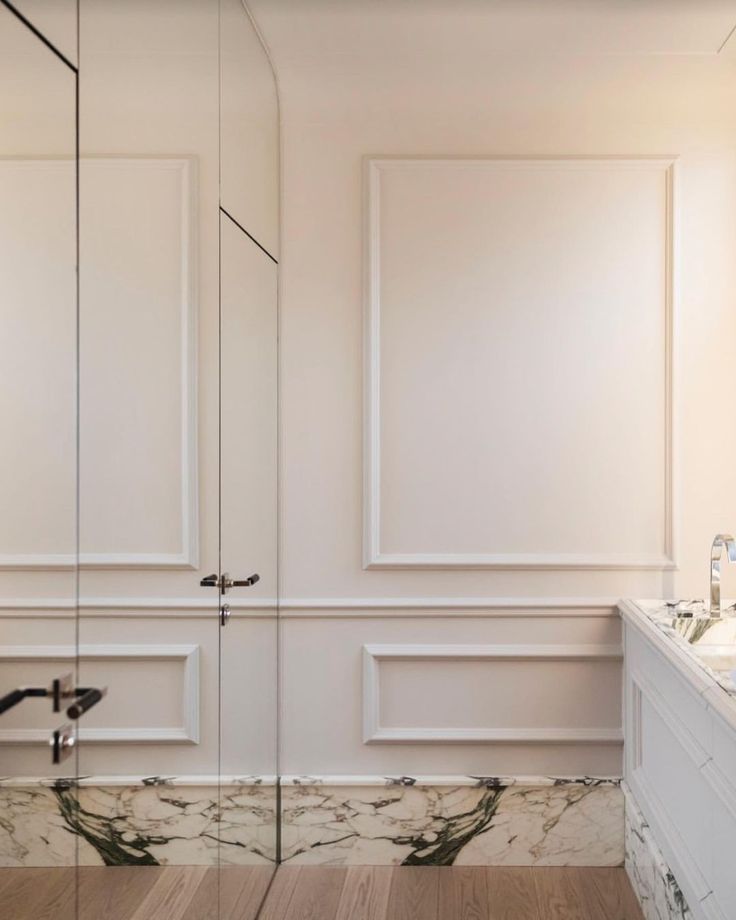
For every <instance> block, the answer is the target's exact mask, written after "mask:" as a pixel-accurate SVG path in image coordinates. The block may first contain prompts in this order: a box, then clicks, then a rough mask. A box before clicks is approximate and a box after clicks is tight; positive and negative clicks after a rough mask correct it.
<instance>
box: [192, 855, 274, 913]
mask: <svg viewBox="0 0 736 920" xmlns="http://www.w3.org/2000/svg"><path fill="white" fill-rule="evenodd" d="M275 871H276V867H275V866H248V867H241V866H223V867H222V869H220V870H219V884H220V918H219V920H255V918H256V916H257V915H258V910H259V908H260V906H261V904H262V903H263V901H264V899H265V897H266V892H267V891H268V886H269V885H270V884H271V880H272V879H273V878H274V873H275ZM194 906H195V905H194V904H193V907H194ZM200 917H201V914H197V913H196V911H194V910H191V909H190V911H189V912H188V913H187V915H186V916H185V917H183V918H182V920H200Z"/></svg>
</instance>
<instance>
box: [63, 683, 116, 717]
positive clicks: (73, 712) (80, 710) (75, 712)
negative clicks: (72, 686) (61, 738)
mask: <svg viewBox="0 0 736 920" xmlns="http://www.w3.org/2000/svg"><path fill="white" fill-rule="evenodd" d="M77 693H79V694H80V696H79V697H78V699H77V700H75V702H73V703H72V705H71V706H70V707H69V708H68V709H67V711H66V716H67V718H68V719H78V718H79V717H80V716H83V715H84V714H85V712H87V710H88V709H91V708H92V707H93V706H94V705H95V703H99V702H100V700H101V699H102V697H103V696H105V694H106V693H107V687H101V688H98V687H80V688H79V689H78V690H77Z"/></svg>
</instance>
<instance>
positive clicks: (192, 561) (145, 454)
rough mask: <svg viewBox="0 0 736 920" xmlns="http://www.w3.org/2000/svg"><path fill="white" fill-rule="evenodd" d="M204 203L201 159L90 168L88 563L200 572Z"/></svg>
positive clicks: (83, 414) (84, 497)
mask: <svg viewBox="0 0 736 920" xmlns="http://www.w3.org/2000/svg"><path fill="white" fill-rule="evenodd" d="M196 194H197V191H196V161H195V160H193V159H188V158H177V159H166V158H163V157H137V158H127V159H125V158H118V157H100V158H91V159H87V158H85V159H83V160H82V162H81V164H80V199H81V209H82V218H83V219H82V224H81V233H82V237H81V241H80V247H81V264H82V266H83V271H82V274H81V276H80V282H81V289H80V311H81V312H80V317H81V318H80V329H81V342H80V362H81V363H80V373H81V375H82V380H83V388H82V399H81V403H80V432H81V443H80V465H81V469H80V503H81V504H80V515H81V520H80V540H81V562H82V564H83V565H87V566H103V567H105V568H110V567H118V566H122V567H128V568H130V567H135V568H150V567H153V568H181V567H185V568H186V567H193V566H196V564H197V552H198V550H197V547H198V529H197V509H198V497H197V396H196V379H197V368H196V328H197V283H196V263H197V257H198V256H197V245H196V243H197V235H196V226H197V216H196V208H195V201H196ZM87 201H94V208H86V207H85V205H86V203H87ZM142 217H143V219H141V218H142ZM130 227H135V228H136V233H135V236H131V234H130V232H129V228H130ZM121 264H122V265H124V266H125V271H120V270H119V267H118V266H119V265H121ZM85 266H86V269H85V268H84V267H85ZM92 267H94V268H92Z"/></svg>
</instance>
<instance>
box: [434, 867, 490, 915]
mask: <svg viewBox="0 0 736 920" xmlns="http://www.w3.org/2000/svg"><path fill="white" fill-rule="evenodd" d="M439 920H488V881H487V873H486V870H485V869H484V868H483V867H482V866H452V867H448V868H442V869H440V871H439Z"/></svg>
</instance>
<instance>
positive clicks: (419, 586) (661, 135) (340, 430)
mask: <svg viewBox="0 0 736 920" xmlns="http://www.w3.org/2000/svg"><path fill="white" fill-rule="evenodd" d="M468 69H469V68H468ZM468 69H466V70H465V71H464V72H449V73H448V72H443V73H442V74H441V82H440V75H436V76H435V79H434V82H426V81H425V79H424V78H427V79H429V75H428V74H423V73H419V72H407V73H402V72H401V71H399V70H397V69H394V70H391V68H390V67H388V66H387V67H385V68H384V69H383V70H380V71H379V70H378V69H376V70H375V71H373V72H372V73H367V72H366V71H364V70H363V71H358V72H357V73H350V72H348V71H347V70H346V68H344V67H340V65H339V62H338V63H335V60H334V59H332V60H328V61H327V62H326V63H325V64H324V66H323V67H322V68H321V69H317V68H316V67H315V66H314V65H312V67H311V69H310V68H309V67H308V66H307V65H303V66H302V67H301V69H300V68H298V67H297V66H296V65H295V66H293V67H292V69H291V71H290V70H289V68H288V67H284V68H283V69H282V75H281V84H282V105H283V107H284V191H283V195H284V217H283V220H284V226H283V236H284V243H283V246H284V259H283V265H282V357H283V395H282V411H283V430H284V453H283V485H282V488H283V513H284V519H283V563H284V568H283V594H284V596H285V597H300V596H305V595H306V596H314V597H320V596H337V597H340V596H343V597H345V596H348V597H349V596H381V595H384V596H403V595H408V596H412V595H420V596H424V595H436V594H440V595H466V596H487V595H488V596H505V595H563V596H565V595H586V594H593V595H642V594H655V595H658V594H671V593H673V592H675V593H681V594H685V595H691V594H694V595H699V596H702V595H703V593H704V591H705V589H706V584H707V582H706V578H707V559H708V550H709V544H710V539H711V538H712V535H713V533H714V532H715V531H716V530H718V529H722V528H726V529H728V528H729V527H731V526H732V522H731V521H730V517H729V514H731V513H734V512H735V511H736V509H733V504H734V494H733V489H732V488H731V487H730V486H729V479H730V475H729V474H730V466H731V464H730V456H731V455H732V453H733V448H734V447H735V446H736V432H735V431H734V430H733V427H732V426H729V425H728V424H727V423H726V421H725V419H724V417H723V415H722V413H721V412H720V411H719V409H718V404H719V402H721V401H722V399H723V397H722V396H721V397H720V398H719V397H718V395H717V394H719V393H720V394H723V393H725V392H727V389H728V382H729V380H730V373H731V372H730V364H731V361H732V358H733V350H734V347H736V345H734V344H733V343H736V336H734V334H733V333H736V328H735V327H736V319H734V317H733V311H732V310H731V309H730V295H729V291H730V289H732V287H733V281H734V267H733V261H732V259H731V258H730V242H731V241H732V240H733V236H734V230H735V229H736V210H735V209H734V207H733V205H734V180H735V179H736V171H734V163H733V151H734V142H735V141H736V132H735V131H734V127H735V126H734V118H733V114H732V108H731V103H732V94H733V86H734V84H735V83H736V75H734V73H733V65H732V63H731V62H730V61H729V60H728V59H725V58H723V57H696V58H692V59H689V58H681V57H666V56H665V57H661V58H654V57H651V58H648V57H647V58H645V57H639V58H626V57H621V58H595V57H592V58H577V59H575V60H574V61H572V62H568V63H565V62H561V61H559V60H558V61H555V60H550V59H546V60H538V61H536V62H533V61H522V60H509V59H503V58H501V59H498V61H497V62H496V63H495V65H494V64H486V65H484V66H483V67H482V68H481V67H480V66H478V67H476V68H475V70H474V72H470V73H469V72H468ZM366 154H399V155H409V154H419V155H435V156H442V155H448V154H449V155H465V156H474V155H508V154H514V155H526V156H532V155H540V156H545V155H546V156H549V155H557V154H582V155H595V156H613V155H652V154H666V155H677V156H678V157H679V166H680V188H679V192H680V194H679V199H680V205H679V225H680V250H679V256H678V259H677V264H676V269H677V272H678V275H679V303H678V305H677V331H676V349H677V363H678V374H677V395H676V405H675V414H676V416H677V418H678V423H679V424H678V432H677V439H678V446H677V453H676V459H677V461H678V473H679V497H680V522H679V524H680V526H679V532H680V547H679V554H678V555H679V559H680V569H679V571H678V572H677V573H676V575H675V576H674V577H672V576H668V575H666V574H659V573H656V572H655V573H652V572H625V571H624V572H575V571H572V572H539V571H525V572H485V571H450V572H447V571H421V572H412V571H398V572H397V571H391V572H384V571H378V572H375V571H365V570H363V568H362V566H361V555H362V554H361V537H362V507H361V497H362V496H361V486H362V479H361V477H362V449H363V444H362V403H361V399H362V344H363V342H362V339H363V335H362V331H363V330H362V251H361V244H362V232H363V223H362V211H361V186H362V172H361V170H362V157H363V156H365V155H366ZM451 344H452V343H450V342H448V348H450V347H451ZM561 360H564V351H563V353H562V354H561ZM626 371H627V368H626V367H625V366H621V367H620V373H621V374H622V375H625V374H626ZM609 434H610V439H611V444H610V449H611V451H612V452H615V453H616V454H617V455H618V456H619V458H620V462H621V463H622V464H625V463H626V462H627V461H626V457H627V455H630V454H631V453H632V452H636V450H637V445H636V444H634V443H621V442H620V439H619V438H618V437H617V435H618V433H617V432H616V431H614V430H612V431H610V432H609ZM706 443H708V444H709V445H711V447H710V449H708V463H707V468H706V469H704V465H703V451H704V449H705V444H706ZM541 447H542V445H540V448H541ZM305 477H306V478H308V480H309V483H310V488H309V489H304V488H303V482H304V479H305ZM520 500H522V501H523V497H520ZM729 509H731V510H729ZM727 579H728V573H727V574H726V580H727ZM726 590H728V588H727V586H726Z"/></svg>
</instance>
